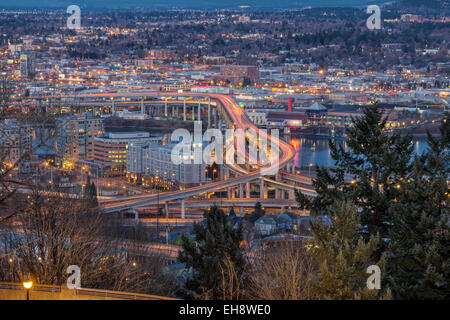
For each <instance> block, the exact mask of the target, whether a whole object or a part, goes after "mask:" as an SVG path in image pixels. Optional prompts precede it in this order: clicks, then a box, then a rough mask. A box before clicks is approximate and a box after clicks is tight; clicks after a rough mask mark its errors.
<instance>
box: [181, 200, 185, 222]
mask: <svg viewBox="0 0 450 320" xmlns="http://www.w3.org/2000/svg"><path fill="white" fill-rule="evenodd" d="M184 205H185V204H184V199H181V219H184V217H185V215H186V211H185V207H184Z"/></svg>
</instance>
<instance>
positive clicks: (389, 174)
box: [297, 107, 450, 299]
mask: <svg viewBox="0 0 450 320" xmlns="http://www.w3.org/2000/svg"><path fill="white" fill-rule="evenodd" d="M449 124H450V119H449V117H448V115H447V116H446V119H444V120H443V122H442V130H441V136H440V137H439V138H438V139H433V138H432V137H431V136H429V137H428V143H429V146H430V148H429V150H427V151H426V152H425V153H424V154H422V155H414V154H413V150H412V139H411V137H408V136H406V137H400V136H399V135H397V134H391V133H389V132H388V131H387V130H386V119H385V118H384V117H383V115H382V112H381V111H379V110H377V109H376V108H375V107H371V108H366V109H365V111H364V116H363V117H361V118H360V119H355V120H353V125H352V126H351V127H350V128H348V129H346V133H347V136H348V140H347V148H344V146H342V145H336V144H335V143H333V142H330V147H331V152H332V157H333V159H334V160H335V162H336V167H335V168H332V169H329V170H328V169H325V168H319V169H317V179H316V180H315V181H314V186H315V189H316V192H317V194H318V196H317V197H316V198H315V199H313V200H310V199H307V198H306V197H305V196H303V195H302V194H299V193H298V194H297V200H298V201H299V203H300V204H301V206H303V207H305V208H309V209H310V210H311V213H312V214H313V215H330V216H332V217H334V218H335V219H338V215H337V213H338V212H341V211H342V210H344V208H343V207H342V203H347V205H346V206H348V208H347V209H345V210H347V211H353V212H354V211H356V212H357V217H358V221H359V224H358V225H357V230H355V232H357V233H358V234H361V235H363V236H364V242H362V243H361V245H362V246H366V245H369V246H370V248H371V250H372V254H371V261H374V263H375V261H376V260H380V259H381V261H384V259H385V261H386V269H385V271H384V272H383V276H382V278H383V284H382V285H383V286H385V287H386V286H389V288H390V289H391V290H392V296H393V298H395V299H445V298H448V297H449V279H450V276H449V265H450V255H449V249H448V248H449V212H448V199H449V189H448V181H447V178H448V174H449V158H448V150H449ZM352 208H353V209H352ZM341 214H342V212H341ZM317 230H320V229H316V232H315V240H317V239H322V245H323V246H327V245H330V244H327V242H328V243H329V242H330V241H331V242H332V240H331V239H328V238H327V236H329V235H330V230H332V229H327V230H325V229H324V230H323V232H322V231H321V232H320V233H317ZM320 234H322V236H320ZM318 235H319V237H317V236H318ZM374 237H379V238H380V240H381V241H378V242H377V243H378V244H377V245H376V246H375V245H371V241H370V240H369V239H371V238H372V239H373V238H374ZM350 248H351V247H350ZM353 251H354V253H353V254H356V253H355V252H357V251H358V248H357V247H354V248H353ZM338 257H339V256H336V258H338ZM339 259H340V260H341V261H344V262H345V259H344V260H342V259H341V258H339ZM346 264H347V262H345V264H343V266H345V265H346ZM352 266H354V264H352ZM361 267H362V266H360V268H359V272H362V269H361ZM340 268H341V270H345V268H344V269H342V267H340ZM380 268H381V266H380ZM328 269H329V268H325V269H324V270H325V272H322V274H324V275H326V274H327V273H328ZM336 270H337V269H336ZM337 274H339V272H338V273H337ZM337 274H334V273H333V272H330V273H329V277H327V278H328V280H326V281H325V283H326V285H325V287H324V291H323V292H324V294H325V296H328V295H329V290H328V289H329V288H332V287H335V286H336V283H335V281H336V275H337ZM351 282H352V281H350V280H348V284H351ZM327 288H328V289H327ZM352 291H353V294H356V293H358V291H357V290H356V291H355V290H352ZM347 298H350V296H347Z"/></svg>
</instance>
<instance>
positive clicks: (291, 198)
mask: <svg viewBox="0 0 450 320" xmlns="http://www.w3.org/2000/svg"><path fill="white" fill-rule="evenodd" d="M288 195H289V200H295V192H294V190H289V191H288Z"/></svg>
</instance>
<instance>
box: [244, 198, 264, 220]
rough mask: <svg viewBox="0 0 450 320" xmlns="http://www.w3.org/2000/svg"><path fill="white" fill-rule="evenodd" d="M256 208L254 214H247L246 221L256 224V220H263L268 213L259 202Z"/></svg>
mask: <svg viewBox="0 0 450 320" xmlns="http://www.w3.org/2000/svg"><path fill="white" fill-rule="evenodd" d="M254 208H255V210H253V212H252V213H250V214H246V215H245V217H244V218H245V219H247V220H248V221H250V222H251V223H255V221H256V220H258V219H259V218H261V217H262V216H263V215H264V214H265V213H266V212H265V211H264V210H263V209H262V206H261V202H259V201H258V202H256V203H255V207H254Z"/></svg>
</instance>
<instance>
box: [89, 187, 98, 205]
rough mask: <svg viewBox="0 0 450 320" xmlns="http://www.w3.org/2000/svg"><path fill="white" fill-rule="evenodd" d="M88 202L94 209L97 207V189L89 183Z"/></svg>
mask: <svg viewBox="0 0 450 320" xmlns="http://www.w3.org/2000/svg"><path fill="white" fill-rule="evenodd" d="M90 201H91V203H92V205H93V206H94V207H97V206H98V200H97V187H96V186H95V183H94V182H92V183H91V190H90Z"/></svg>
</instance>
